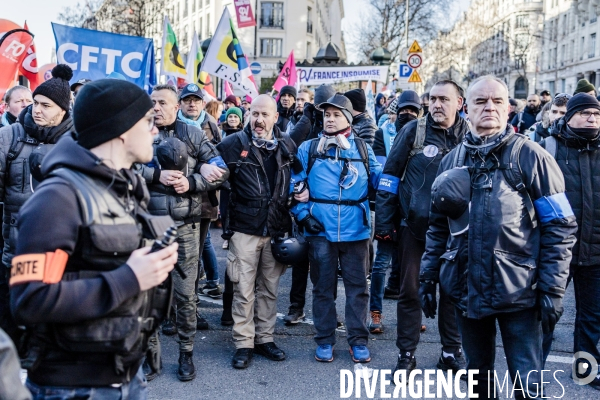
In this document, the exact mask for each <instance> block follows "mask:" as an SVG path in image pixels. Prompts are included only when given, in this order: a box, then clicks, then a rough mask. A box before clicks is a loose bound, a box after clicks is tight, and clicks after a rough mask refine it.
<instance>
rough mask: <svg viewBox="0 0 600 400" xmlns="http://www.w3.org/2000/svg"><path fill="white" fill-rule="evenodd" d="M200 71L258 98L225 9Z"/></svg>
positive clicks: (246, 61)
mask: <svg viewBox="0 0 600 400" xmlns="http://www.w3.org/2000/svg"><path fill="white" fill-rule="evenodd" d="M202 71H206V72H207V73H209V74H211V75H214V76H218V77H219V78H223V79H224V80H226V81H229V82H231V83H232V84H233V85H234V86H235V87H237V88H238V89H240V90H242V91H243V92H244V93H246V94H248V95H250V96H252V97H257V96H258V91H257V90H256V85H255V83H254V80H253V78H252V72H251V71H250V66H249V65H248V59H247V58H246V55H245V54H244V51H243V50H242V45H241V44H240V42H239V40H238V37H237V34H236V32H235V28H234V27H233V21H232V20H231V14H229V11H228V10H227V8H225V10H224V11H223V15H222V16H221V20H220V21H219V24H218V25H217V29H216V30H215V34H214V36H213V38H212V40H211V41H210V46H208V50H207V51H206V56H205V57H204V61H203V62H202Z"/></svg>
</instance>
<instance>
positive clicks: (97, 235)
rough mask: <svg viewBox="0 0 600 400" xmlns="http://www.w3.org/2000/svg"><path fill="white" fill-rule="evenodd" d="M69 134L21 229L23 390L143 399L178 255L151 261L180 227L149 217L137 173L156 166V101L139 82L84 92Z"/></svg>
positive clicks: (17, 275) (46, 167)
mask: <svg viewBox="0 0 600 400" xmlns="http://www.w3.org/2000/svg"><path fill="white" fill-rule="evenodd" d="M54 85H55V86H54V87H53V88H54V89H56V88H57V87H58V88H59V89H60V90H62V87H63V86H64V87H65V88H67V90H68V82H67V81H66V80H65V81H64V83H63V82H55V83H54ZM48 89H49V88H42V89H41V90H42V91H43V92H45V93H47V94H49V95H50V96H56V97H55V98H56V99H57V100H58V103H60V102H61V98H60V96H59V95H56V93H53V91H52V90H48ZM50 89H52V88H50ZM61 94H62V93H61ZM35 99H36V101H38V102H40V103H41V102H42V101H46V100H44V99H42V98H40V97H39V95H37V96H35ZM65 99H66V97H65V98H63V100H65ZM58 103H57V104H58ZM66 104H67V103H66V101H65V102H63V103H62V105H65V106H66ZM74 123H75V127H76V128H77V131H78V132H79V143H78V142H76V141H75V138H74V135H73V134H72V133H68V134H65V135H63V137H62V138H61V139H60V140H59V141H58V143H57V144H56V145H55V146H54V148H53V149H52V151H50V152H49V153H48V154H47V155H46V156H45V157H44V160H43V162H42V166H41V170H40V174H41V176H42V177H44V180H43V182H42V183H41V184H40V185H39V186H38V187H37V188H36V189H35V193H34V194H33V195H32V196H31V198H30V199H29V200H28V201H27V203H26V204H25V205H24V206H23V207H22V208H21V210H20V213H19V220H18V223H17V226H16V227H18V228H19V241H18V243H17V246H16V251H15V257H14V258H13V260H12V270H11V278H10V296H11V309H12V312H13V314H14V317H15V320H16V322H17V323H18V325H24V326H26V327H27V330H28V333H30V335H28V338H27V340H26V341H25V347H26V354H27V355H28V360H29V361H30V363H29V364H28V366H26V367H25V368H27V382H26V385H27V388H28V389H29V390H30V391H31V392H32V393H33V394H34V397H35V398H45V399H47V398H50V397H52V396H54V398H89V396H90V393H95V394H98V396H99V397H102V398H111V399H113V398H121V396H122V394H123V393H127V394H128V396H129V398H133V399H144V398H146V397H147V393H146V390H147V389H146V386H147V384H146V381H145V379H144V374H143V372H142V368H141V367H140V366H141V364H142V360H143V359H144V355H145V353H146V350H147V348H148V345H149V339H148V338H149V337H151V336H152V335H153V334H155V332H156V329H157V327H158V325H159V323H160V320H161V319H163V318H164V317H165V315H166V314H167V312H168V308H169V303H170V302H169V298H170V296H171V287H172V286H171V281H170V280H168V279H169V272H170V271H171V270H172V269H173V267H174V265H175V263H176V261H177V247H178V245H177V244H176V243H174V244H171V245H165V246H163V248H162V249H161V250H158V251H156V252H150V251H151V247H150V245H151V244H152V242H153V241H155V240H156V239H162V238H163V236H164V232H165V230H166V229H167V228H169V227H170V226H172V225H173V224H174V223H173V220H172V219H171V218H170V217H168V216H162V217H153V216H152V215H150V214H149V213H148V211H147V209H146V205H147V202H148V190H147V189H146V185H145V184H144V182H143V181H142V178H141V177H140V176H139V175H137V174H136V173H134V172H133V171H132V170H131V166H132V165H133V164H134V163H144V162H149V161H151V160H152V141H153V140H154V136H155V135H156V134H157V129H156V127H155V126H154V119H153V112H152V102H151V101H150V97H149V96H148V95H147V94H146V93H145V92H144V90H143V89H141V88H139V87H137V86H136V85H134V84H133V83H130V82H125V81H116V80H109V79H102V80H99V81H95V82H92V83H89V84H88V85H85V86H84V87H83V88H82V89H81V91H80V92H79V95H78V96H77V103H76V105H75V109H74ZM20 168H22V166H21V167H20ZM27 189H28V191H29V188H27ZM143 246H146V247H143ZM25 265H31V266H33V268H24V266H25ZM157 361H158V362H160V360H157ZM49 393H51V395H50V394H49ZM93 397H94V398H96V396H95V395H94V396H93Z"/></svg>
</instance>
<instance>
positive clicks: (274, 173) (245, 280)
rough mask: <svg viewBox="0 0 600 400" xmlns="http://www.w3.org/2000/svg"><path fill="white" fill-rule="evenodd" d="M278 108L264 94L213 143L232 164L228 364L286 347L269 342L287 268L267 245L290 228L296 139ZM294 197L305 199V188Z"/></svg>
mask: <svg viewBox="0 0 600 400" xmlns="http://www.w3.org/2000/svg"><path fill="white" fill-rule="evenodd" d="M278 116H279V114H278V113H277V105H276V103H275V101H274V100H273V99H272V98H271V97H269V96H268V95H261V96H259V97H257V98H256V99H255V100H254V101H253V102H252V105H251V106H250V122H249V123H248V124H247V125H246V127H245V128H244V130H242V131H239V132H237V133H235V134H231V135H228V136H227V137H225V139H223V141H222V142H221V143H220V144H219V145H218V146H217V149H218V150H219V152H220V153H221V156H222V157H223V160H224V161H225V163H226V164H227V166H228V167H229V168H230V171H231V176H230V177H229V183H230V184H231V195H230V198H229V228H228V230H227V232H226V233H225V234H224V235H223V237H224V238H225V239H226V240H229V254H228V255H227V275H228V276H229V279H230V280H231V282H232V283H233V307H232V315H233V321H234V325H233V342H234V343H235V347H236V349H237V351H236V353H235V355H234V356H233V360H232V365H233V367H234V368H236V369H244V368H247V367H248V365H249V364H250V362H251V361H252V356H253V354H254V353H255V352H256V353H258V354H261V355H263V356H265V357H267V358H268V359H270V360H273V361H283V360H285V353H284V352H283V350H281V349H280V348H279V347H277V345H276V344H275V343H274V342H273V332H274V330H275V321H276V318H277V287H278V286H279V278H280V277H281V275H282V274H283V273H284V272H285V265H283V264H282V263H280V262H278V261H277V260H276V259H275V258H274V256H273V252H272V251H271V238H272V237H273V238H280V237H283V236H284V234H285V233H286V232H290V231H291V223H292V222H291V219H290V215H289V210H288V207H287V200H288V192H289V187H290V173H291V171H290V169H291V164H292V162H293V160H294V155H295V154H296V145H295V144H294V141H293V140H291V139H290V137H289V135H286V134H284V133H282V132H281V131H280V130H279V128H278V127H277V126H276V125H275V123H276V121H277V118H278ZM296 200H298V201H304V202H306V201H308V190H306V191H305V192H304V193H301V194H297V195H296Z"/></svg>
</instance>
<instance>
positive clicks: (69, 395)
mask: <svg viewBox="0 0 600 400" xmlns="http://www.w3.org/2000/svg"><path fill="white" fill-rule="evenodd" d="M25 386H27V389H29V391H30V392H31V394H32V396H33V400H67V399H88V400H145V399H146V398H147V397H148V393H147V386H148V382H146V377H145V376H144V372H143V371H142V368H141V367H140V369H139V370H138V372H137V374H136V375H135V376H134V377H133V379H132V380H131V382H129V383H124V384H123V385H121V386H120V387H111V386H104V387H55V386H39V385H36V384H35V383H33V382H31V381H30V380H29V379H27V382H26V383H25Z"/></svg>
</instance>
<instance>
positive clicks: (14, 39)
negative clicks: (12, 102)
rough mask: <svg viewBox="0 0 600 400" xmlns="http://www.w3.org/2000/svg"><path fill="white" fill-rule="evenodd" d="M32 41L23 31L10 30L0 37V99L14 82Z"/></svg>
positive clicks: (30, 36) (26, 32)
mask: <svg viewBox="0 0 600 400" xmlns="http://www.w3.org/2000/svg"><path fill="white" fill-rule="evenodd" d="M32 41H33V35H32V34H31V33H30V32H29V31H26V30H25V29H12V30H10V31H8V32H6V33H5V34H4V35H2V37H0V97H1V96H4V92H5V91H6V89H8V88H9V87H10V86H11V84H12V83H13V81H14V80H15V75H16V73H17V71H18V70H19V66H20V65H21V62H23V59H24V58H25V57H26V56H27V48H28V47H29V46H30V45H31V42H32Z"/></svg>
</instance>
